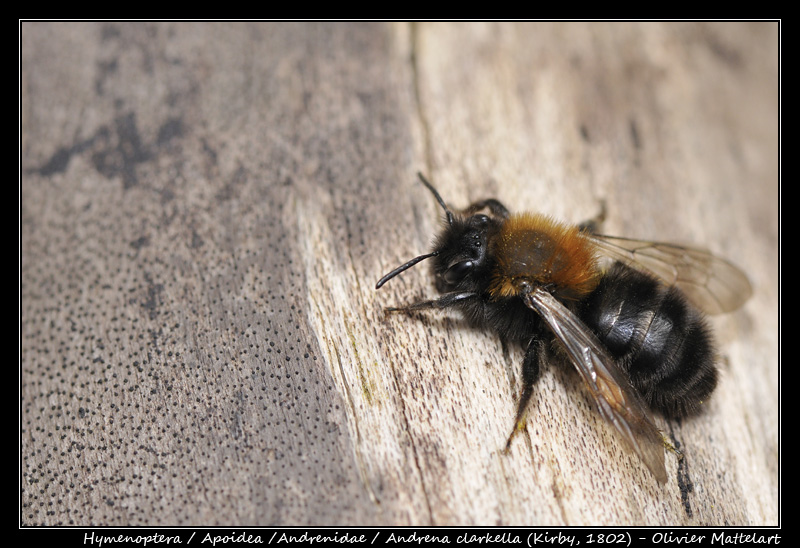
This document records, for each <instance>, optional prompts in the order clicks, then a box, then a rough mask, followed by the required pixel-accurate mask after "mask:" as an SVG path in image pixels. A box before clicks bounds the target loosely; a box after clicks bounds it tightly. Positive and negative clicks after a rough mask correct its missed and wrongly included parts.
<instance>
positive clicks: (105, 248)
mask: <svg viewBox="0 0 800 548" xmlns="http://www.w3.org/2000/svg"><path fill="white" fill-rule="evenodd" d="M777 31H778V29H777V25H776V24H772V23H754V24H739V23H734V24H728V23H723V24H688V23H687V24H683V23H681V24H662V23H649V24H636V23H618V24H605V23H604V24H579V23H563V24H549V23H548V24H524V25H513V24H417V25H407V24H349V25H345V24H285V23H241V24H234V23H219V24H201V23H191V24H190V23H158V24H149V23H125V24H116V23H89V24H72V23H69V24H65V23H59V24H52V23H24V24H23V25H22V33H21V36H22V110H21V111H22V136H21V139H22V140H21V146H22V170H23V172H22V185H21V275H22V279H21V385H20V386H21V394H20V397H21V413H22V425H21V429H22V430H21V443H22V509H21V520H22V523H23V524H24V525H34V524H80V525H86V524H101V525H122V524H152V525H171V524H178V525H189V524H194V525H199V524H209V525H213V524H220V525H221V524H262V525H266V524H284V525H287V524H323V525H324V524H365V525H371V524H418V525H425V524H435V525H459V524H489V525H491V524H524V525H559V524H565V525H603V524H614V525H621V524H637V525H643V524H644V525H660V524H670V525H678V524H694V525H712V524H736V525H754V524H776V523H777V516H778V510H777V508H778V489H779V484H778V467H779V453H778V430H777V424H778V403H777V394H778V357H777V356H778V337H777V334H778V322H777V318H778V316H777V309H778V302H779V297H778V293H777V280H778V261H777V257H778V249H779V248H778V233H779V221H778V213H779V205H778V194H779V178H778V173H779V172H778V168H779V164H778V154H777V151H778V106H777V105H778V102H777V98H778V91H779V87H778V86H779V82H778V64H777V63H778V55H777V54H778V33H777ZM417 170H422V171H425V172H426V173H427V174H428V175H429V176H430V177H431V178H432V179H433V180H434V181H435V183H436V185H437V186H438V187H439V189H440V191H441V193H442V195H443V196H444V197H445V199H446V200H448V201H449V202H451V203H453V204H454V205H455V206H460V205H466V204H467V203H469V202H470V201H471V200H474V199H477V198H480V197H484V196H488V195H493V196H496V197H498V198H500V199H501V200H504V201H505V202H507V203H508V204H509V205H511V206H512V207H513V208H514V209H535V210H539V211H543V212H546V213H550V214H553V215H555V216H557V217H560V218H563V219H565V220H570V221H576V222H577V221H580V220H583V219H585V218H587V217H590V216H592V215H594V214H595V213H596V212H597V210H598V207H599V204H600V202H601V201H605V202H606V204H607V206H608V219H607V222H606V225H605V226H604V229H605V230H606V231H607V232H609V233H617V234H623V235H629V236H635V237H643V238H654V239H655V238H657V239H670V240H678V241H688V242H694V243H700V244H704V245H708V246H709V247H710V248H711V249H713V250H714V251H716V252H719V253H720V254H722V255H724V256H726V257H728V258H730V259H732V260H733V261H735V262H737V263H738V264H740V265H742V266H744V267H745V268H746V270H747V272H748V274H749V275H750V276H751V277H752V281H753V284H754V287H755V289H756V293H755V296H754V298H753V299H752V300H751V302H750V303H748V304H747V305H746V306H745V308H744V309H743V310H742V311H739V312H737V313H735V314H733V315H729V316H726V317H721V318H714V319H713V325H714V326H715V328H717V332H718V335H719V337H718V338H719V342H720V351H721V353H722V355H723V356H724V361H723V365H722V369H723V382H722V384H721V386H720V389H719V391H718V393H717V394H716V396H715V398H714V399H713V400H712V401H711V402H710V404H709V409H708V412H707V413H706V414H705V415H704V416H702V417H700V418H698V419H695V420H691V421H686V422H684V423H682V424H677V423H667V422H663V421H662V422H660V424H661V425H662V426H663V427H664V428H665V430H666V431H667V432H668V433H669V434H670V436H672V437H673V438H674V439H675V440H676V441H677V442H679V443H680V444H681V447H682V448H683V449H684V451H685V453H686V460H685V464H684V465H683V466H682V467H681V468H680V469H679V468H678V465H677V462H676V461H675V460H674V459H671V460H670V461H669V462H668V472H669V474H670V481H669V483H668V484H667V485H666V486H663V487H661V486H659V485H657V484H656V483H655V482H654V481H653V480H652V478H651V477H650V476H649V475H648V474H647V472H646V471H645V470H643V469H642V467H641V466H640V465H639V463H638V462H637V461H636V459H635V458H632V457H629V456H628V455H627V454H625V453H624V452H622V451H621V449H620V447H619V445H618V444H617V442H616V439H615V438H614V436H613V434H612V433H611V432H610V431H609V430H608V429H607V428H606V427H605V426H604V425H603V424H602V423H601V421H600V420H599V419H598V418H597V417H596V416H595V413H594V411H593V410H592V408H591V405H590V402H589V400H588V399H587V397H586V396H585V394H584V393H583V391H582V388H581V387H580V386H579V383H578V381H577V379H576V376H575V375H574V374H572V373H571V372H569V371H562V370H560V369H558V368H556V367H553V368H550V369H549V370H548V371H546V372H545V373H544V375H543V379H542V381H541V382H540V383H539V385H538V386H537V391H536V395H535V397H534V402H533V405H534V406H535V407H534V410H533V412H532V413H531V417H530V419H529V422H528V429H527V432H526V434H525V435H524V436H520V437H519V439H518V440H517V443H516V444H515V445H514V447H513V448H512V452H511V454H510V455H508V456H504V455H502V454H501V453H500V451H499V450H500V449H501V447H502V445H503V443H504V441H505V437H506V436H507V435H508V432H509V429H510V427H511V422H512V418H513V412H514V402H515V399H514V398H515V394H516V393H517V391H518V380H517V379H518V368H519V363H520V360H521V352H520V350H519V349H517V348H508V349H504V348H503V347H502V346H501V345H500V343H499V342H498V341H497V340H496V339H495V338H494V337H493V336H491V335H490V334H484V333H478V332H475V331H473V330H469V329H464V328H463V327H462V326H461V325H460V324H459V322H458V320H457V318H453V317H448V316H447V315H431V314H428V315H419V316H418V317H414V318H405V317H390V318H387V317H385V316H384V314H383V313H382V307H383V306H387V305H391V304H397V303H401V302H407V301H410V300H413V299H415V298H419V297H422V296H428V295H432V294H433V291H434V290H433V287H432V285H431V283H430V279H429V276H428V272H427V269H426V268H423V267H421V266H420V267H417V268H416V269H413V270H411V271H409V272H407V273H406V274H405V275H404V276H403V277H400V278H397V279H395V280H393V281H392V282H391V284H389V285H387V286H386V287H385V288H384V289H382V290H381V291H380V292H375V291H374V284H375V281H376V280H377V279H378V277H380V275H381V274H383V273H384V272H386V271H387V270H388V269H390V268H392V267H394V266H396V265H397V264H399V263H400V262H402V261H404V260H406V259H408V258H410V257H412V256H414V255H416V254H419V253H421V252H423V251H425V250H426V249H427V247H428V245H429V243H430V239H431V237H432V235H433V234H434V232H435V231H436V229H437V227H438V222H439V215H440V211H439V210H438V206H437V205H436V203H435V202H434V201H433V200H432V199H431V197H430V195H429V194H428V193H427V192H426V191H425V190H424V189H423V188H422V187H421V185H419V184H418V183H417V182H416V181H415V180H414V177H415V175H414V174H415V172H416V171H417Z"/></svg>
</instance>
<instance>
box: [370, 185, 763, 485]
mask: <svg viewBox="0 0 800 548" xmlns="http://www.w3.org/2000/svg"><path fill="white" fill-rule="evenodd" d="M419 178H420V180H421V181H422V183H423V184H424V185H425V186H426V187H427V188H428V190H430V191H431V193H432V194H433V196H434V197H435V198H436V201H437V202H438V203H439V205H440V206H441V207H442V209H443V210H444V214H445V225H444V228H443V229H442V230H441V232H440V234H439V235H438V237H437V238H436V240H435V243H434V246H433V251H431V252H430V253H426V254H424V255H420V256H419V257H416V258H414V259H412V260H410V261H408V262H407V263H405V264H402V265H400V266H398V267H397V268H395V269H394V270H392V271H391V272H389V273H388V274H386V275H385V276H383V277H382V278H381V279H380V280H379V281H378V283H377V284H376V286H375V288H376V289H380V288H381V287H382V286H383V285H384V284H385V283H386V282H387V281H389V280H391V279H392V278H394V277H395V276H397V275H399V274H401V273H402V272H404V271H406V270H408V269H409V268H411V267H413V266H414V265H416V264H417V263H419V262H421V261H424V260H426V259H432V263H433V264H432V266H433V268H432V270H433V273H434V277H435V285H436V288H437V290H438V291H439V292H440V293H441V295H440V296H439V297H437V298H435V299H430V300H423V301H418V302H414V303H411V304H408V305H405V306H400V307H389V308H386V311H387V312H400V313H411V312H414V311H420V310H430V309H434V310H445V309H455V310H458V311H460V312H461V313H462V315H463V317H464V318H465V320H466V321H467V322H468V323H469V324H470V325H472V326H475V327H480V328H488V329H491V330H493V331H495V332H497V333H498V334H499V335H500V337H502V338H504V339H505V340H507V341H518V342H520V343H521V344H522V345H523V346H524V347H525V357H524V358H523V360H522V372H521V393H520V396H519V400H518V404H517V411H516V417H515V421H514V426H513V429H512V431H511V434H510V435H509V437H508V440H507V442H506V445H505V450H506V451H508V450H509V448H510V447H511V443H512V440H513V438H514V436H515V435H516V434H517V433H518V432H519V431H521V430H524V428H525V423H526V420H527V415H526V412H527V408H528V404H529V402H530V399H531V396H532V395H533V389H534V385H535V383H536V381H537V380H538V378H539V374H540V371H541V368H542V366H543V365H544V364H545V362H546V361H547V360H548V359H550V358H553V357H559V356H561V357H564V358H566V359H567V360H568V361H569V362H570V363H571V364H572V365H573V366H575V368H576V369H577V371H578V373H579V374H580V376H581V378H582V380H583V382H584V384H585V386H586V389H587V390H588V392H589V394H590V395H591V397H592V400H593V401H594V403H595V405H596V407H597V410H598V412H599V413H600V415H601V416H602V417H603V418H604V419H605V420H606V421H608V422H609V423H611V425H612V426H613V428H614V429H615V430H616V431H617V432H618V433H619V434H620V435H621V437H622V439H623V440H624V441H625V443H626V445H627V446H629V447H630V448H631V449H632V450H633V451H634V452H635V453H636V454H637V455H638V456H639V457H640V458H641V459H642V461H643V462H644V464H645V465H646V466H647V468H648V469H649V470H650V471H651V472H652V474H653V475H654V476H655V478H656V479H657V480H658V481H659V482H661V483H665V482H666V481H667V474H666V467H665V463H664V448H665V447H670V445H669V442H668V441H667V440H666V438H665V437H664V435H663V434H662V433H661V432H660V430H659V429H658V428H657V427H656V425H655V423H654V422H653V415H652V414H651V411H656V412H659V413H661V414H662V415H663V416H665V417H666V418H682V417H687V416H690V415H693V414H695V413H697V412H698V411H699V410H700V409H701V407H702V403H703V402H705V401H706V400H707V398H708V397H709V396H710V395H711V393H712V392H713V390H714V388H715V387H716V385H717V378H718V373H717V368H716V365H715V347H714V342H713V339H712V335H711V332H710V330H709V327H708V325H707V323H706V321H705V319H704V315H703V312H701V311H700V310H701V309H702V310H703V311H704V312H705V313H710V314H718V313H723V312H730V311H733V310H735V309H737V308H739V307H740V306H742V305H743V304H744V302H745V301H746V300H747V299H748V298H749V297H750V295H751V293H752V289H751V286H750V283H749V281H748V279H747V276H746V275H745V274H744V273H743V272H742V271H741V270H739V269H738V268H737V267H736V266H734V265H732V264H731V263H729V262H727V261H725V260H723V259H721V258H719V257H716V256H715V255H712V254H711V253H710V252H708V251H706V250H704V249H697V248H692V247H686V246H682V245H676V244H669V243H656V242H650V241H643V240H633V239H627V238H617V237H611V236H603V235H600V234H597V233H595V231H594V223H584V224H583V225H578V226H573V225H568V224H564V223H561V222H559V221H556V220H554V219H552V218H550V217H548V216H545V215H541V214H534V213H519V214H511V213H510V212H509V210H508V209H507V208H506V207H505V206H504V205H503V204H502V203H501V202H499V201H498V200H496V199H493V198H490V199H485V200H481V201H478V202H475V203H473V204H472V205H470V206H469V207H467V208H466V209H464V210H462V211H456V212H454V211H453V210H451V209H450V208H449V207H448V206H447V204H446V203H445V202H444V200H443V199H442V197H441V196H440V195H439V193H438V191H437V190H436V189H435V188H434V187H433V185H431V183H430V182H428V180H427V179H426V178H425V177H424V176H423V175H422V174H421V173H420V174H419Z"/></svg>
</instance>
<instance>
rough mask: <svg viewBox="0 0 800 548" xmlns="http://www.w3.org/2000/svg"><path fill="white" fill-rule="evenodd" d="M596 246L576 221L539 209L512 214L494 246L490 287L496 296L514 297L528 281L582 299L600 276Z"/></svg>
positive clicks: (594, 285) (492, 248)
mask: <svg viewBox="0 0 800 548" xmlns="http://www.w3.org/2000/svg"><path fill="white" fill-rule="evenodd" d="M593 249H594V248H593V246H592V244H591V242H590V241H589V240H588V239H587V238H585V237H584V236H583V234H582V233H581V231H580V230H579V229H578V227H576V226H571V225H566V224H563V223H560V222H558V221H555V220H553V219H551V218H550V217H547V216H545V215H539V214H535V213H521V214H517V215H512V216H511V217H510V218H509V219H508V220H507V221H506V222H505V223H503V226H502V228H501V229H500V232H499V234H498V235H497V237H496V238H495V239H494V241H493V244H492V247H491V250H490V251H491V253H492V254H493V255H494V257H495V259H496V261H497V267H496V268H495V271H494V273H493V278H492V283H491V285H490V287H489V293H490V294H491V296H492V297H493V298H495V299H498V298H503V297H513V296H516V295H519V293H520V283H522V282H527V283H528V284H530V285H533V286H544V285H546V286H549V287H551V288H552V289H551V291H552V292H553V294H554V295H555V296H556V297H559V298H562V299H568V300H571V299H580V298H582V297H584V296H585V295H587V294H588V293H589V292H591V291H592V290H593V289H594V288H595V287H596V286H597V282H598V281H599V271H598V268H597V259H596V258H595V254H594V251H593Z"/></svg>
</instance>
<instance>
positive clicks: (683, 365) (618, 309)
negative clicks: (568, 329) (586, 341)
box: [579, 263, 717, 417]
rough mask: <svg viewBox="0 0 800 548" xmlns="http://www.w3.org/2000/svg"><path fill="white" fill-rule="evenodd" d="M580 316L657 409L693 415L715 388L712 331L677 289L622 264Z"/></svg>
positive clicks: (587, 301)
mask: <svg viewBox="0 0 800 548" xmlns="http://www.w3.org/2000/svg"><path fill="white" fill-rule="evenodd" d="M579 315H580V317H581V319H582V320H583V321H584V323H585V324H586V325H587V326H588V327H589V328H590V329H591V330H592V331H594V332H595V334H596V335H597V336H598V338H599V339H600V342H602V343H603V345H604V346H605V347H606V348H607V349H608V350H609V352H610V353H611V355H612V357H613V358H614V359H615V360H616V361H617V364H618V366H619V367H620V368H622V369H623V370H624V371H626V372H627V373H628V375H629V377H630V379H631V384H633V386H634V387H635V388H636V389H637V390H638V391H639V392H640V393H641V394H642V396H643V397H644V399H645V401H646V402H647V403H648V404H649V405H650V407H651V408H652V409H654V410H656V411H659V412H661V413H663V414H664V415H666V416H668V417H683V416H686V415H689V414H692V413H694V412H696V411H697V410H698V409H699V405H700V404H701V403H702V402H703V401H704V400H705V399H706V398H708V396H710V395H711V392H713V390H714V388H715V387H716V384H717V369H716V366H715V364H714V348H713V343H712V338H711V334H710V332H709V329H708V327H707V326H706V323H705V320H704V319H703V316H702V315H701V314H700V312H699V311H698V310H696V309H695V308H694V307H693V306H692V305H690V304H689V302H688V301H687V300H686V298H685V297H684V295H683V293H682V292H681V291H680V290H678V289H677V288H674V287H668V286H665V285H663V284H661V283H659V282H658V281H657V280H655V279H654V278H652V277H651V276H648V275H646V274H643V273H641V272H639V271H636V270H633V269H632V268H630V267H628V266H625V265H623V264H621V263H617V264H615V265H614V266H613V267H612V268H611V269H610V270H609V272H608V273H607V274H606V275H605V276H604V277H603V278H602V280H601V281H600V283H599V285H598V286H597V288H596V289H595V290H594V291H593V292H592V293H591V294H590V295H589V296H588V297H587V298H586V299H585V300H584V301H583V302H582V304H581V306H580V307H579Z"/></svg>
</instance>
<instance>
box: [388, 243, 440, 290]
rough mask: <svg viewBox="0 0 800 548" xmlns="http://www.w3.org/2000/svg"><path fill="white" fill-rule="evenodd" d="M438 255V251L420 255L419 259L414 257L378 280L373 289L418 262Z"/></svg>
mask: <svg viewBox="0 0 800 548" xmlns="http://www.w3.org/2000/svg"><path fill="white" fill-rule="evenodd" d="M438 254H439V252H438V251H434V252H433V253H426V254H425V255H420V256H419V257H415V258H413V259H411V260H410V261H408V262H407V263H406V264H404V265H400V266H398V267H397V268H395V269H394V270H392V271H391V272H389V273H388V274H387V275H386V276H384V277H383V278H381V279H380V280H378V283H377V284H375V289H380V288H381V286H382V285H383V284H385V283H386V282H388V281H389V280H391V279H392V278H394V277H395V276H397V275H398V274H400V273H401V272H404V271H406V270H408V269H409V268H411V267H412V266H414V265H415V264H417V263H418V262H420V261H424V260H425V259H429V258H431V257H436V256H437V255H438Z"/></svg>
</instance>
